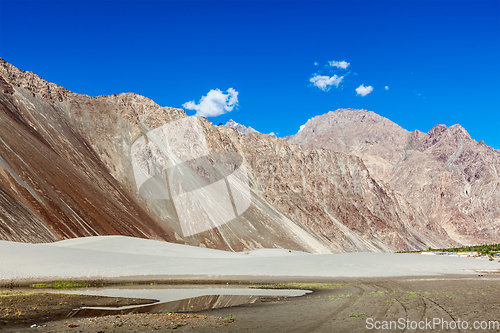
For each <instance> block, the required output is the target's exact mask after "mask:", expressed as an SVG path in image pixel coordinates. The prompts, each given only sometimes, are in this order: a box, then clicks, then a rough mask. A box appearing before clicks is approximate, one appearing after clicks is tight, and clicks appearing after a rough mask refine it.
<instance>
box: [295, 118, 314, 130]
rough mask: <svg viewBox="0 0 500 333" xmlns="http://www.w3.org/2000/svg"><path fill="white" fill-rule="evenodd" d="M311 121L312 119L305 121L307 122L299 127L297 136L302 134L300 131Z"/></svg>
mask: <svg viewBox="0 0 500 333" xmlns="http://www.w3.org/2000/svg"><path fill="white" fill-rule="evenodd" d="M311 119H312V118H309V119H307V121H306V123H305V124H304V125H300V128H299V131H298V132H297V134H299V133H300V132H302V130H303V129H304V127H306V124H307V123H308V122H310V121H311Z"/></svg>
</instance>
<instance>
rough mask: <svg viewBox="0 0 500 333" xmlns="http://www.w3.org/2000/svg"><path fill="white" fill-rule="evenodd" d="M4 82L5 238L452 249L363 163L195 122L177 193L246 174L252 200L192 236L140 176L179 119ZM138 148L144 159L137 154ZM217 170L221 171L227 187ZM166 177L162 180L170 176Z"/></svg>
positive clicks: (49, 87) (1, 221) (0, 140)
mask: <svg viewBox="0 0 500 333" xmlns="http://www.w3.org/2000/svg"><path fill="white" fill-rule="evenodd" d="M0 77H1V80H0V157H1V158H0V239H4V240H14V241H24V242H46V241H54V240H57V239H65V238H72V237H80V236H92V235H109V234H122V235H128V236H136V237H145V238H152V239H163V240H167V241H174V242H181V243H187V244H191V245H197V246H205V247H211V248H218V249H224V250H234V251H243V250H247V249H256V248H263V247H267V248H269V247H282V248H289V249H294V250H300V251H308V252H314V253H327V252H349V251H392V250H407V249H414V248H426V247H428V246H447V245H452V244H454V242H453V241H452V240H451V239H449V238H448V236H447V234H446V232H445V231H444V230H443V229H442V228H441V227H440V226H439V225H438V224H436V223H435V222H433V220H430V219H429V218H427V217H426V215H425V214H424V212H420V211H418V210H415V209H414V208H413V207H412V206H411V205H410V204H409V203H408V202H407V201H406V200H405V199H404V198H403V197H402V196H401V195H399V194H398V193H396V192H395V191H394V190H393V189H392V188H391V187H389V186H387V185H386V184H384V183H381V182H377V181H375V180H374V179H373V178H372V177H371V176H370V174H369V172H368V170H367V169H366V167H365V165H364V164H363V162H362V160H361V159H360V158H359V157H357V156H349V155H346V154H343V153H336V152H333V151H330V150H325V149H312V150H303V149H301V148H300V147H298V146H296V145H289V144H288V143H286V142H285V141H284V140H282V139H279V138H276V137H272V136H269V135H264V134H258V133H249V134H247V135H242V134H240V133H238V131H236V130H234V129H231V128H228V127H225V126H214V125H213V124H212V123H210V122H209V121H207V120H205V119H204V118H200V119H199V122H200V124H201V128H202V130H201V131H202V132H203V135H204V140H205V141H206V142H205V141H204V144H205V143H206V146H207V147H206V156H205V155H204V156H201V157H200V158H198V159H195V160H193V159H191V160H186V161H185V162H183V163H184V164H183V168H184V169H182V170H180V171H179V170H177V171H176V172H177V175H182V174H183V175H186V174H187V173H183V172H184V170H188V168H187V166H189V167H190V168H191V169H189V170H192V171H189V172H191V173H192V174H191V176H190V177H192V179H187V180H186V181H184V180H182V179H181V181H180V182H177V183H175V184H178V186H185V185H186V184H190V185H189V186H191V187H192V188H193V189H195V188H197V187H196V186H198V187H200V185H199V184H206V185H207V186H208V185H210V184H212V183H214V182H216V181H222V178H224V177H225V175H224V172H226V173H227V175H229V174H231V173H232V172H234V171H235V168H236V167H239V166H240V165H242V164H243V165H244V167H245V175H246V176H245V177H247V178H245V181H248V184H249V186H250V192H249V193H250V194H249V195H250V200H251V202H250V204H249V206H248V207H246V206H245V209H244V211H243V210H241V211H240V210H239V209H238V207H236V206H234V205H233V207H232V208H231V206H228V207H229V208H228V209H229V210H232V209H234V212H235V216H236V217H235V218H234V219H232V220H230V221H227V223H226V222H224V223H220V224H218V225H217V227H214V228H212V229H210V230H206V231H200V230H201V229H200V230H198V231H200V232H198V231H197V232H186V231H185V229H182V228H181V226H180V224H179V221H180V217H179V215H181V214H179V212H178V211H177V210H178V209H180V208H179V207H180V206H176V203H175V202H174V201H172V200H170V199H171V198H170V197H169V196H168V195H165V197H162V196H159V197H153V198H151V197H150V198H146V197H144V196H143V195H140V194H139V190H138V188H137V183H136V176H135V175H134V167H133V163H136V165H139V166H140V167H141V168H142V169H143V170H146V173H149V174H152V173H150V171H151V170H149V169H148V168H150V167H155V166H154V163H156V164H158V163H160V164H161V163H163V162H161V161H159V160H161V158H160V159H157V160H155V161H154V160H153V159H151V157H150V156H149V157H148V154H149V153H148V150H147V149H148V148H147V147H150V146H151V142H150V141H151V140H150V139H151V138H152V137H151V136H150V134H148V133H150V132H152V131H155V130H158V129H161V128H163V127H165V126H167V125H170V124H174V122H178V121H179V123H180V122H181V120H183V119H185V117H186V114H185V113H184V111H183V110H182V109H174V108H168V107H160V106H159V105H157V104H156V103H154V102H153V101H151V100H150V99H148V98H146V97H143V96H139V95H136V94H132V93H126V94H119V95H112V96H99V97H90V96H85V95H79V94H75V93H72V92H70V91H68V90H66V89H64V88H62V87H59V86H57V85H55V84H53V83H48V82H46V81H44V80H43V79H41V78H40V77H38V76H36V75H35V74H33V73H30V72H23V71H21V70H19V69H17V68H15V67H14V66H12V65H10V64H8V63H6V62H4V61H2V62H1V63H0ZM172 128H175V126H172ZM305 133H307V132H305ZM173 134H174V137H175V134H176V133H173ZM188 134H189V133H188ZM138 140H139V141H138ZM140 140H142V141H140ZM137 142H139V143H140V142H142V146H141V145H139V146H137V147H139V148H141V147H142V148H141V149H146V150H145V151H143V152H139V153H137V154H135V155H134V154H133V153H132V151H133V149H132V148H133V145H134V143H137ZM158 142H159V141H158ZM419 142H420V141H419ZM184 143H185V146H182V147H184V148H185V152H192V151H195V150H196V149H198V148H199V147H197V146H196V142H195V141H194V140H193V141H190V140H187V141H185V142H184ZM184 148H183V149H184ZM144 152H145V153H144ZM390 153H393V152H391V151H388V153H387V154H389V155H384V156H386V157H387V158H389V159H390V160H391V162H390V163H393V162H392V161H393V160H397V158H398V155H397V154H399V153H396V152H394V154H395V155H394V156H392V155H390ZM180 154H181V155H182V152H181V153H180ZM370 154H371V155H372V156H377V155H376V154H375V152H372V153H370ZM167 155H168V154H167ZM167 155H165V156H167ZM388 156H390V157H388ZM162 158H163V157H162ZM165 158H167V159H168V158H169V157H168V156H167V157H165ZM134 161H135V162H134ZM384 161H385V160H384ZM376 162H377V161H376ZM217 168H219V171H221V170H222V171H224V170H225V171H224V172H223V173H222V174H223V175H224V176H223V177H222V178H220V177H221V176H220V173H217V172H215V171H214V170H216V169H217ZM158 170H159V172H158V173H157V174H158V177H160V178H161V177H162V172H164V171H165V170H164V169H161V168H160V169H158ZM211 170H212V171H211ZM186 172H187V171H186ZM167 174H168V172H167ZM179 177H180V176H179ZM217 177H219V178H217ZM183 181H184V183H183ZM226 183H227V184H230V182H229V183H228V182H226ZM175 184H174V186H176V185H175ZM183 184H184V185H183ZM196 184H198V185H196ZM227 184H226V185H227ZM195 185H196V186H195ZM169 186H171V185H169ZM203 186H205V185H203ZM203 186H202V187H203ZM170 193H172V192H170ZM199 193H200V194H196V195H193V196H192V198H193V200H194V201H193V202H194V203H193V204H192V205H191V206H189V207H190V208H189V209H195V210H196V209H205V211H207V212H213V207H202V206H203V202H204V200H205V203H206V202H208V201H207V200H206V199H208V198H207V197H206V194H203V191H200V192H199ZM206 193H209V192H206ZM228 193H229V192H228ZM204 195H205V197H204ZM229 195H233V197H234V195H237V194H235V192H234V191H233V192H232V194H229ZM210 199H211V200H213V198H210ZM198 201H199V202H200V203H197V202H198ZM233 203H234V200H233ZM193 205H194V206H193ZM207 209H208V210H207ZM195 210H194V211H195ZM216 213H217V212H216Z"/></svg>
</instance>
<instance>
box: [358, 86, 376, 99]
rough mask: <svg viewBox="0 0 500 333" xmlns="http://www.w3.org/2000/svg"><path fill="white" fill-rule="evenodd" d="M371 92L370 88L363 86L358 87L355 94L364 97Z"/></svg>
mask: <svg viewBox="0 0 500 333" xmlns="http://www.w3.org/2000/svg"><path fill="white" fill-rule="evenodd" d="M372 91H373V87H372V86H368V87H365V86H364V85H360V86H359V87H357V88H356V94H357V95H361V96H366V95H368V94H369V93H371V92H372Z"/></svg>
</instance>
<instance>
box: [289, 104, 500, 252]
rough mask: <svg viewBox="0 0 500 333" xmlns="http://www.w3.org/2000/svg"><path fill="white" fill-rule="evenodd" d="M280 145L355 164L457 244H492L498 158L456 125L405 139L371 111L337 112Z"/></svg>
mask: <svg viewBox="0 0 500 333" xmlns="http://www.w3.org/2000/svg"><path fill="white" fill-rule="evenodd" d="M286 139H287V141H288V142H289V143H295V144H300V145H301V146H302V147H305V148H314V147H323V148H328V149H333V150H334V151H342V152H345V153H348V154H352V155H357V156H360V157H361V158H362V159H363V161H364V163H365V165H366V166H367V168H368V170H369V171H370V175H371V176H373V178H375V179H377V180H379V181H381V182H383V183H386V184H388V186H390V187H391V188H393V189H394V190H395V191H397V192H398V193H401V194H402V195H403V197H404V198H405V199H407V200H408V201H409V202H410V203H411V205H412V206H413V207H415V208H416V209H417V210H418V211H419V212H421V213H422V214H423V215H424V216H425V217H426V218H428V219H429V221H432V222H434V223H436V224H438V225H439V226H441V227H443V228H444V229H445V230H446V232H447V233H448V234H449V235H450V237H452V238H453V239H454V240H455V241H457V242H460V243H462V244H477V243H485V242H487V243H492V242H495V243H497V242H498V241H499V240H500V229H499V227H500V225H499V223H500V152H499V151H498V150H496V149H493V148H491V147H488V146H486V145H485V144H484V143H483V142H479V143H478V142H476V141H475V140H473V139H471V137H470V136H469V134H468V133H467V131H466V130H465V129H464V128H463V127H461V126H460V125H453V126H451V127H446V126H445V125H437V126H435V127H434V128H433V129H431V130H430V131H429V132H428V133H422V132H420V131H418V130H415V131H413V132H408V131H406V130H405V129H403V128H401V127H399V126H398V125H396V124H394V123H392V122H391V121H389V120H388V119H386V118H383V117H381V116H379V115H377V114H375V113H373V112H371V111H365V110H351V109H349V110H344V109H341V110H337V111H331V112H329V113H327V114H324V115H321V116H318V117H315V118H313V119H312V120H311V121H310V122H308V123H307V124H306V126H305V127H304V129H303V130H302V131H301V132H300V133H298V134H297V135H294V136H290V137H287V138H286Z"/></svg>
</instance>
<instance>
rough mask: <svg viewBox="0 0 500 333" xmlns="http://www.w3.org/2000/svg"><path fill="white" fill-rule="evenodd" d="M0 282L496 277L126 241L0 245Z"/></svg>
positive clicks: (434, 263) (398, 259)
mask: <svg viewBox="0 0 500 333" xmlns="http://www.w3.org/2000/svg"><path fill="white" fill-rule="evenodd" d="M0 253H1V257H0V281H2V282H5V281H12V280H41V279H44V280H46V279H58V278H108V279H112V278H119V277H122V278H123V277H127V276H144V277H145V278H146V279H147V277H148V276H167V277H169V276H170V277H172V276H318V277H382V276H417V275H437V274H461V273H471V272H472V271H474V270H498V269H500V263H498V262H496V261H494V262H488V261H484V260H478V259H472V258H455V257H440V256H422V255H415V254H395V253H345V254H325V255H313V254H308V253H303V252H297V251H292V252H289V251H288V250H286V249H263V250H257V251H253V252H250V253H247V254H246V253H234V252H225V251H219V250H213V249H206V248H200V247H193V246H188V245H180V244H173V243H167V242H161V241H154V240H147V239H139V238H132V237H125V236H98V237H86V238H76V239H70V240H65V241H61V242H57V243H48V244H26V243H16V242H7V241H0Z"/></svg>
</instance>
